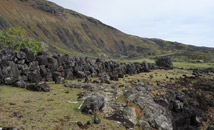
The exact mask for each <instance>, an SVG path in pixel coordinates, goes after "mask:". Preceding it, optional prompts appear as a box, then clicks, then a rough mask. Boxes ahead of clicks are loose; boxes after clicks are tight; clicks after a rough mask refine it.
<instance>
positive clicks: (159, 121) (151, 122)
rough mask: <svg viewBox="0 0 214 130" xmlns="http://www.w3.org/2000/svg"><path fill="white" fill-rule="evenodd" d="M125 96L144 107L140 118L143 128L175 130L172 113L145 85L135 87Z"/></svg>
mask: <svg viewBox="0 0 214 130" xmlns="http://www.w3.org/2000/svg"><path fill="white" fill-rule="evenodd" d="M124 96H125V97H126V98H127V99H128V100H129V101H131V102H133V103H135V104H137V105H139V106H140V107H141V108H142V109H143V110H142V116H141V118H140V125H141V126H142V127H143V129H152V128H153V129H162V130H173V127H172V121H171V115H170V113H168V112H167V109H166V108H164V107H162V106H160V105H159V104H157V103H155V102H154V100H153V98H152V97H151V96H150V95H149V94H148V92H147V90H146V89H145V88H144V87H140V88H137V89H135V88H133V89H131V90H129V91H127V92H126V93H125V94H124Z"/></svg>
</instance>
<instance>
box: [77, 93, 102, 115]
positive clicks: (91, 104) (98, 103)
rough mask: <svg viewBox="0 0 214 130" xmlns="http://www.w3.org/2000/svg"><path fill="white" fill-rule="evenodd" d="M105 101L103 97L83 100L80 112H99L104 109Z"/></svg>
mask: <svg viewBox="0 0 214 130" xmlns="http://www.w3.org/2000/svg"><path fill="white" fill-rule="evenodd" d="M104 104H105V101H104V98H103V97H100V96H91V97H88V98H86V99H85V100H84V103H83V104H82V106H81V108H80V110H81V112H83V113H90V112H91V113H94V112H97V111H101V110H102V109H103V107H104Z"/></svg>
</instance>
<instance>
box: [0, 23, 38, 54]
mask: <svg viewBox="0 0 214 130" xmlns="http://www.w3.org/2000/svg"><path fill="white" fill-rule="evenodd" d="M2 48H7V49H11V50H13V51H19V50H20V49H23V48H30V49H32V50H33V52H34V53H37V52H39V51H41V49H42V42H38V41H36V40H34V39H33V38H31V37H28V36H27V31H26V30H25V29H22V28H21V27H13V28H7V29H4V30H0V49H2Z"/></svg>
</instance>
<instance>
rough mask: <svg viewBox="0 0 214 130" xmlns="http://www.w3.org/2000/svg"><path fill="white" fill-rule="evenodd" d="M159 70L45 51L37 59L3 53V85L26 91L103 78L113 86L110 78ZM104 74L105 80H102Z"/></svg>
mask: <svg viewBox="0 0 214 130" xmlns="http://www.w3.org/2000/svg"><path fill="white" fill-rule="evenodd" d="M155 68H156V66H155V65H154V64H151V63H127V64H125V63H120V64H119V63H116V62H114V61H103V60H102V59H100V58H98V59H96V60H92V59H89V58H87V57H86V58H82V57H74V58H70V57H69V55H66V54H65V55H62V54H59V55H54V56H52V57H49V55H48V54H47V53H46V52H43V51H42V52H38V53H37V54H36V55H34V53H33V51H32V50H30V49H22V50H21V51H19V52H13V51H11V50H7V49H3V50H0V84H7V85H15V86H17V87H22V88H26V87H27V86H28V83H36V84H38V83H39V82H40V81H55V83H60V82H63V80H64V79H74V78H88V79H89V77H95V76H97V77H101V79H102V81H103V82H109V78H110V79H111V80H118V77H123V75H124V74H130V75H133V74H137V73H140V72H145V71H149V70H151V69H155ZM103 73H105V76H102V75H103ZM105 78H106V79H105ZM36 86H38V85H36ZM39 86H40V85H39ZM28 88H29V87H28ZM31 88H32V86H31ZM34 88H35V87H34ZM38 90H40V89H38ZM42 90H43V89H42ZM45 91H46V90H45Z"/></svg>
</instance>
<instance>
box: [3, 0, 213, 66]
mask: <svg viewBox="0 0 214 130" xmlns="http://www.w3.org/2000/svg"><path fill="white" fill-rule="evenodd" d="M133 24H134V23H133ZM13 26H21V27H22V28H24V29H26V30H27V31H28V32H29V35H30V36H32V37H34V38H35V39H36V40H39V41H43V42H45V43H47V44H48V48H49V50H50V51H51V52H52V53H59V52H60V53H68V54H70V55H72V56H74V55H79V56H89V57H94V56H103V55H106V56H108V57H111V58H116V59H126V58H136V57H138V58H154V57H156V56H166V55H169V56H171V57H172V58H173V59H174V60H180V61H188V60H200V59H203V60H205V61H209V62H210V61H214V58H213V55H214V49H213V48H206V47H195V46H189V45H184V44H181V43H176V42H169V41H164V40H160V39H148V38H141V37H136V36H132V35H127V34H125V33H123V32H121V31H119V30H117V29H115V28H113V27H111V26H108V25H105V24H103V23H102V22H100V21H99V20H96V19H94V18H91V17H87V16H85V15H82V14H80V13H77V12H75V11H72V10H68V9H64V8H63V7H60V6H58V5H56V4H54V3H52V2H49V1H46V0H1V1H0V29H4V28H8V27H13ZM163 31H164V30H163Z"/></svg>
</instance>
